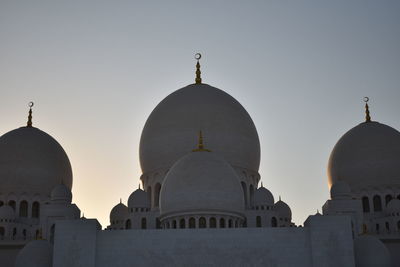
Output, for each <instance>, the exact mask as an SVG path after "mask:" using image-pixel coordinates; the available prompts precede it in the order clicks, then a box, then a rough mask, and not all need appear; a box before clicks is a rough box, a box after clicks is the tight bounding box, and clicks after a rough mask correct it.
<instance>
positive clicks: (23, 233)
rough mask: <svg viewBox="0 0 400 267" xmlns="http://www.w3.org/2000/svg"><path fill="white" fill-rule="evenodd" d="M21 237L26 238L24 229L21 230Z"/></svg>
mask: <svg viewBox="0 0 400 267" xmlns="http://www.w3.org/2000/svg"><path fill="white" fill-rule="evenodd" d="M22 237H23V238H24V240H26V229H24V230H22Z"/></svg>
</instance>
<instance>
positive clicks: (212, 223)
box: [210, 217, 217, 228]
mask: <svg viewBox="0 0 400 267" xmlns="http://www.w3.org/2000/svg"><path fill="white" fill-rule="evenodd" d="M216 227H217V220H216V219H215V218H214V217H211V218H210V228H216Z"/></svg>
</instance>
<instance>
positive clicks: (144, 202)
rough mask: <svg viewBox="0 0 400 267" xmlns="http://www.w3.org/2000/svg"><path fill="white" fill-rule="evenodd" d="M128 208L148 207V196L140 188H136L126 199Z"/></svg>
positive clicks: (149, 205)
mask: <svg viewBox="0 0 400 267" xmlns="http://www.w3.org/2000/svg"><path fill="white" fill-rule="evenodd" d="M128 207H129V208H150V207H151V204H150V196H149V194H148V193H147V192H145V191H143V190H142V189H140V188H139V189H136V190H135V191H134V192H133V193H132V194H131V195H130V196H129V199H128Z"/></svg>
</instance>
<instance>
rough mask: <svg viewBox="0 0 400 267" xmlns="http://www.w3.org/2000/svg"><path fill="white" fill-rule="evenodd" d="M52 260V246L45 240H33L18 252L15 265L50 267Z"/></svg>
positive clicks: (17, 266)
mask: <svg viewBox="0 0 400 267" xmlns="http://www.w3.org/2000/svg"><path fill="white" fill-rule="evenodd" d="M52 261H53V246H52V245H51V244H50V243H49V242H48V241H46V240H34V241H31V242H29V243H28V244H27V245H26V246H25V247H24V248H23V249H22V250H21V251H20V252H19V253H18V255H17V259H16V261H15V267H51V266H53V263H52Z"/></svg>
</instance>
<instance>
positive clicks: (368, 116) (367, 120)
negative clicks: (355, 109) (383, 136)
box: [364, 96, 371, 122]
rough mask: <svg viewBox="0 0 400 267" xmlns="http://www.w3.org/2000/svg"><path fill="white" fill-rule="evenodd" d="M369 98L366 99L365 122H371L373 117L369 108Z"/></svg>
mask: <svg viewBox="0 0 400 267" xmlns="http://www.w3.org/2000/svg"><path fill="white" fill-rule="evenodd" d="M368 101H369V97H368V96H366V97H364V102H365V122H371V116H370V114H369V106H368Z"/></svg>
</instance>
